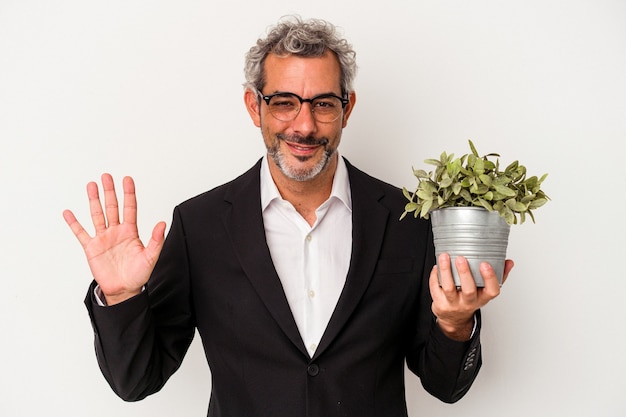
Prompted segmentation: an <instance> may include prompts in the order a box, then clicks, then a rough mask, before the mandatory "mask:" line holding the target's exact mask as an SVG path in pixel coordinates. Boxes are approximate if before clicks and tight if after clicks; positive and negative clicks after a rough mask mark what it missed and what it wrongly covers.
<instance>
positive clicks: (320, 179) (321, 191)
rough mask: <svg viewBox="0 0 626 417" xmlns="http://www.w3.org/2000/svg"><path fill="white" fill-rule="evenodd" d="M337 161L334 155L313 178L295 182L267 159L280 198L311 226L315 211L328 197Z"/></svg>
mask: <svg viewBox="0 0 626 417" xmlns="http://www.w3.org/2000/svg"><path fill="white" fill-rule="evenodd" d="M337 160H338V159H337V154H336V153H335V155H333V156H332V158H331V159H330V161H328V166H326V167H325V168H324V170H323V171H322V172H320V173H319V175H317V176H316V177H315V178H312V179H310V180H307V181H297V180H293V179H291V178H288V177H287V176H285V174H283V173H282V171H281V170H280V169H279V168H278V167H277V166H276V164H275V163H274V161H273V160H272V159H271V158H268V162H269V168H270V173H271V174H272V179H273V180H274V183H275V184H276V188H278V192H279V193H280V195H281V197H282V198H283V199H285V200H287V201H289V202H290V203H291V204H292V205H293V206H294V207H295V209H296V211H297V212H298V213H300V215H301V216H302V217H303V218H304V219H305V220H306V221H307V222H308V223H309V225H311V226H312V225H313V224H314V223H315V220H316V215H315V210H317V208H318V207H319V206H321V205H322V203H324V202H325V201H326V200H328V198H329V197H330V193H331V191H332V188H333V179H334V178H335V172H336V170H337V163H338V162H337Z"/></svg>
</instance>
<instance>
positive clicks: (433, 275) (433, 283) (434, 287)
mask: <svg viewBox="0 0 626 417" xmlns="http://www.w3.org/2000/svg"><path fill="white" fill-rule="evenodd" d="M428 287H429V288H430V296H431V298H432V299H433V300H436V299H438V298H439V296H440V294H441V291H442V290H441V286H440V285H439V271H438V270H437V265H434V266H433V269H431V271H430V278H429V279H428Z"/></svg>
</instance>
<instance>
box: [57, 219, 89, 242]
mask: <svg viewBox="0 0 626 417" xmlns="http://www.w3.org/2000/svg"><path fill="white" fill-rule="evenodd" d="M63 219H65V223H67V225H68V226H69V227H70V229H71V230H72V233H74V236H76V238H77V239H78V241H79V242H80V244H81V246H83V247H85V246H86V245H87V243H89V240H91V236H89V233H87V231H86V230H85V228H84V227H83V226H82V225H81V224H80V223H79V222H78V220H76V216H74V213H72V212H71V211H70V210H65V211H64V212H63Z"/></svg>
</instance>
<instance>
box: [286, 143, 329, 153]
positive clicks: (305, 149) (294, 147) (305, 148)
mask: <svg viewBox="0 0 626 417" xmlns="http://www.w3.org/2000/svg"><path fill="white" fill-rule="evenodd" d="M285 145H287V146H288V147H289V149H290V150H291V151H292V152H294V153H298V154H311V153H314V152H315V151H316V150H317V149H318V148H319V147H320V146H321V145H302V144H299V143H293V142H287V141H285Z"/></svg>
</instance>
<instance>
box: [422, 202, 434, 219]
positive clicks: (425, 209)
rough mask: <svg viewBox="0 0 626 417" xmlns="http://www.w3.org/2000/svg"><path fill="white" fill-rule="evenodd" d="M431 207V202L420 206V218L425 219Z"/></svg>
mask: <svg viewBox="0 0 626 417" xmlns="http://www.w3.org/2000/svg"><path fill="white" fill-rule="evenodd" d="M432 205H433V201H432V200H428V201H424V204H423V205H422V211H421V212H420V216H421V217H425V216H426V215H428V211H429V210H430V208H431V206H432Z"/></svg>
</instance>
